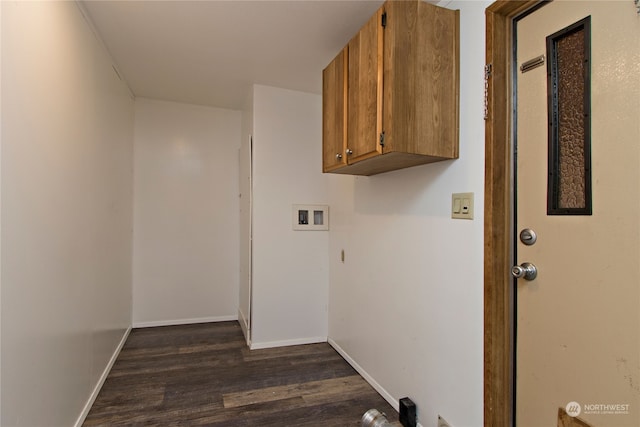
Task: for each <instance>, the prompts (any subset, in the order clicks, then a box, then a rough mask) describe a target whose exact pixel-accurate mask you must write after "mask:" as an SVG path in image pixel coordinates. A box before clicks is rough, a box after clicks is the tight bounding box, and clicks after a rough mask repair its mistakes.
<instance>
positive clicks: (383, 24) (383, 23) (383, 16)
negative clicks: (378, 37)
mask: <svg viewBox="0 0 640 427" xmlns="http://www.w3.org/2000/svg"><path fill="white" fill-rule="evenodd" d="M380 24H382V28H386V26H387V12H385V13H383V14H382V19H381V22H380Z"/></svg>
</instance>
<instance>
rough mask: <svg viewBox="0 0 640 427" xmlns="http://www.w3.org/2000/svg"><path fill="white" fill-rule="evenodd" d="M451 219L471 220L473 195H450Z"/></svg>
mask: <svg viewBox="0 0 640 427" xmlns="http://www.w3.org/2000/svg"><path fill="white" fill-rule="evenodd" d="M451 218H454V219H473V193H453V194H452V195H451Z"/></svg>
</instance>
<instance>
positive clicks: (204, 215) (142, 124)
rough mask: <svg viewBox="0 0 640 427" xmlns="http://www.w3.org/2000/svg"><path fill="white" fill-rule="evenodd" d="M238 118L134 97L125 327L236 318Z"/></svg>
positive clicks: (229, 112)
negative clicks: (129, 305) (129, 321)
mask: <svg viewBox="0 0 640 427" xmlns="http://www.w3.org/2000/svg"><path fill="white" fill-rule="evenodd" d="M240 120H241V113H240V112H239V111H232V110H224V109H219V108H211V107H201V106H196V105H187V104H178V103H173V102H165V101H155V100H149V99H136V103H135V165H134V195H135V196H134V245H133V272H134V273H133V301H134V308H133V321H134V326H150V325H158V324H172V323H188V322H198V321H214V320H225V319H226V320H229V319H236V318H237V313H238V280H239V278H238V270H239V264H238V262H239V246H238V244H239V232H238V229H239V220H238V211H239V203H238V191H239V190H238V174H239V171H238V149H239V147H240V129H241V128H240Z"/></svg>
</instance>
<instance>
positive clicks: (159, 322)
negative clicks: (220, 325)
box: [133, 315, 238, 329]
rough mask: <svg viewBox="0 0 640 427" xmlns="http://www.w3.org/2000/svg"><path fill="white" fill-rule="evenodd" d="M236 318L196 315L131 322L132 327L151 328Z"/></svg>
mask: <svg viewBox="0 0 640 427" xmlns="http://www.w3.org/2000/svg"><path fill="white" fill-rule="evenodd" d="M233 320H238V316H237V315H236V316H233V315H229V316H215V317H198V318H195V319H173V320H154V321H151V322H133V327H134V329H137V328H153V327H156V326H175V325H189V324H192V323H211V322H229V321H233Z"/></svg>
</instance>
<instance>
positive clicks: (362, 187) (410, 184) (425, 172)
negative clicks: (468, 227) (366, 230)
mask: <svg viewBox="0 0 640 427" xmlns="http://www.w3.org/2000/svg"><path fill="white" fill-rule="evenodd" d="M454 162H455V160H447V161H442V162H437V163H431V164H427V165H421V166H415V167H412V168H408V169H401V170H398V171H393V172H387V173H383V174H379V175H373V176H357V177H355V185H354V194H353V197H354V210H355V212H357V213H360V214H368V215H393V214H402V215H416V216H443V215H449V205H448V203H449V197H450V196H451V195H450V191H448V189H447V187H448V186H441V188H440V189H438V185H439V184H438V183H439V181H440V180H441V179H443V178H444V177H445V176H446V175H448V174H446V173H445V172H446V171H447V170H448V169H449V168H451V167H452V166H453V165H454ZM427 194H429V196H427ZM436 198H437V200H436Z"/></svg>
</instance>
